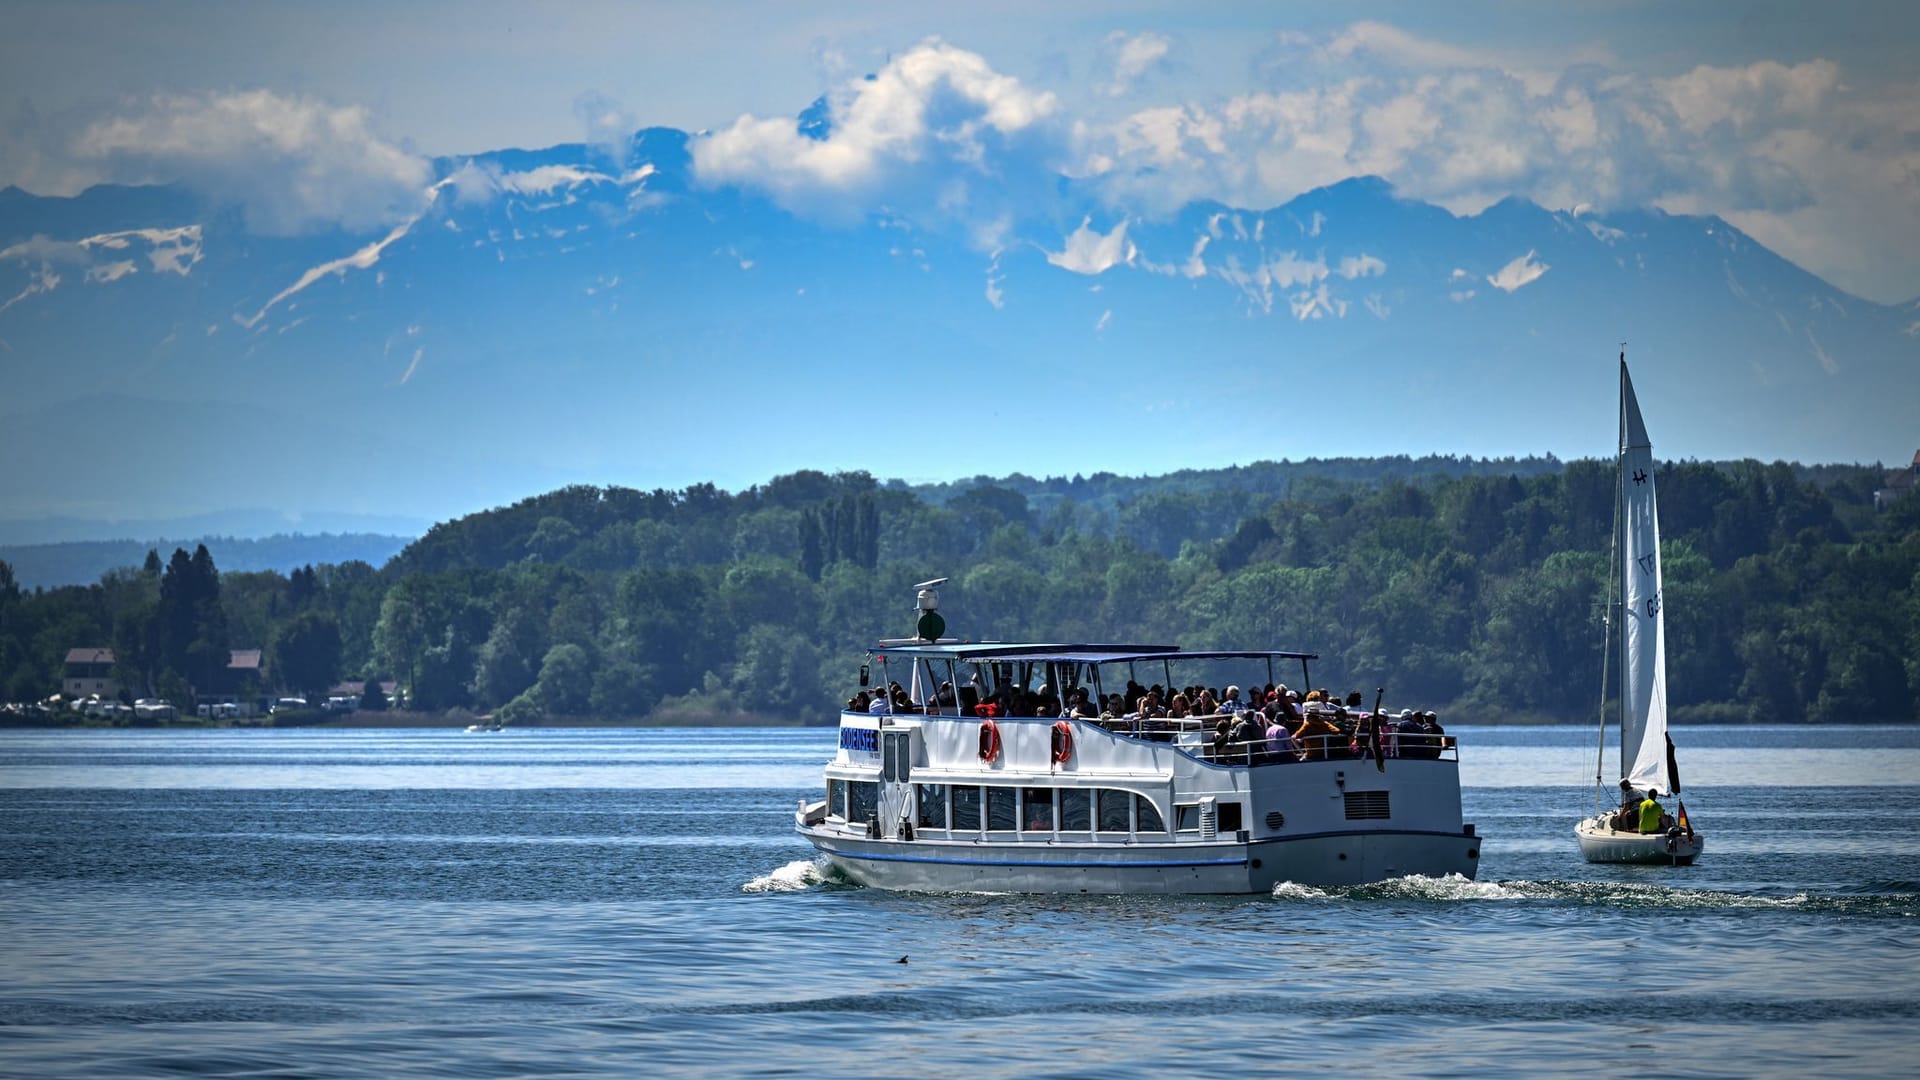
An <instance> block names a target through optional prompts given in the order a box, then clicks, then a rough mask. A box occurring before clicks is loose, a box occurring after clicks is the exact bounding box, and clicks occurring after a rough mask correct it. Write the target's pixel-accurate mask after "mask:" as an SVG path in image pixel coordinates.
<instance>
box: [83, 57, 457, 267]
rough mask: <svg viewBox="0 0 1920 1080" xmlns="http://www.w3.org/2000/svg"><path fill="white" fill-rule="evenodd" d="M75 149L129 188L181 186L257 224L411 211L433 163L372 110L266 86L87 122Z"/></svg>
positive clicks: (347, 222)
mask: <svg viewBox="0 0 1920 1080" xmlns="http://www.w3.org/2000/svg"><path fill="white" fill-rule="evenodd" d="M73 152H74V154H75V155H76V156H77V157H78V158H80V159H81V160H83V161H86V162H89V163H92V164H93V165H95V166H97V167H98V168H100V169H101V170H102V172H103V174H104V175H105V176H106V177H107V178H110V179H114V180H119V181H122V182H126V183H152V182H169V181H179V182H183V183H186V184H188V185H189V186H191V187H193V188H195V189H197V190H200V191H203V192H206V193H208V194H210V195H212V196H213V197H215V198H216V199H220V200H225V201H233V202H237V203H239V204H240V205H241V206H242V207H243V208H244V210H245V213H246V217H247V222H248V224H249V225H250V226H251V227H253V228H254V229H256V230H258V231H261V232H265V233H272V234H291V233H300V232H306V231H310V230H313V229H318V228H328V227H335V226H338V227H343V228H347V229H365V228H370V227H377V226H380V225H388V224H391V223H393V222H395V221H398V220H401V219H404V218H406V217H408V216H410V215H412V214H415V213H418V212H419V210H420V208H421V205H422V192H424V191H425V190H426V187H427V184H428V182H429V181H430V180H431V178H432V176H431V173H432V167H431V165H430V163H429V162H428V161H427V160H426V159H425V158H424V157H421V156H419V155H417V154H414V153H411V152H409V151H407V150H405V149H402V148H401V147H399V146H397V145H395V144H393V143H390V142H388V141H386V140H385V139H383V138H381V137H380V136H378V135H377V134H375V133H374V131H373V129H372V125H371V122H370V118H369V116H368V114H367V111H366V110H365V109H363V108H359V107H336V106H331V105H326V104H323V103H321V102H317V101H313V100H309V99H305V98H298V97H283V96H281V95H279V94H275V93H273V92H272V91H268V90H246V91H230V92H223V93H207V94H189V95H155V96H153V97H151V98H149V99H147V100H145V101H144V102H141V103H139V104H138V105H137V106H136V107H134V108H133V109H131V110H129V111H127V112H125V113H123V114H122V115H117V116H113V117H110V118H107V119H103V120H98V121H95V122H94V123H92V124H89V125H87V127H86V128H85V130H83V131H82V132H81V133H80V135H79V136H78V138H77V139H76V140H75V141H74V143H73Z"/></svg>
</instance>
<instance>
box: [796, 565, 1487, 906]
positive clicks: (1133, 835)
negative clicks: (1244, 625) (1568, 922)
mask: <svg viewBox="0 0 1920 1080" xmlns="http://www.w3.org/2000/svg"><path fill="white" fill-rule="evenodd" d="M939 584H940V582H939V581H934V582H927V583H924V584H923V585H922V586H920V587H918V605H919V610H920V611H921V618H920V625H919V631H920V635H921V636H919V637H916V638H912V639H904V640H898V641H883V642H881V643H879V644H877V645H875V646H873V647H872V648H870V649H868V650H867V662H866V664H865V665H863V667H862V668H861V678H862V685H863V686H868V685H871V686H874V687H876V689H875V690H874V691H873V692H872V693H868V692H866V691H863V692H862V693H861V694H859V695H856V697H855V699H854V700H853V701H850V702H849V703H848V708H847V709H846V710H845V711H843V712H842V713H841V715H840V725H839V744H838V748H837V751H836V753H835V755H834V757H833V759H832V760H831V761H829V762H828V763H827V764H826V767H825V770H824V780H825V789H826V790H825V797H824V798H823V799H819V800H816V801H811V802H809V801H806V800H803V801H802V802H801V805H800V806H799V808H798V809H797V810H796V812H795V816H794V827H795V829H796V830H797V831H798V832H799V834H800V835H801V836H803V837H805V838H806V839H807V840H808V841H809V842H811V843H812V844H813V845H814V847H815V848H816V849H818V850H819V851H820V852H821V853H822V854H823V855H824V856H825V857H826V858H827V860H829V861H830V862H831V863H832V864H833V865H834V866H835V867H837V868H838V869H839V870H840V871H841V872H842V873H844V874H845V875H846V876H847V877H849V878H851V879H852V880H854V881H857V882H859V883H861V884H864V885H869V886H875V887H879V888H887V889H904V890H921V891H954V892H1034V893H1079V892H1086V893H1251V892H1267V891H1270V890H1272V889H1273V888H1274V886H1275V885H1276V884H1278V883H1280V882H1296V883H1300V884H1304V885H1314V886H1335V885H1357V884H1365V883H1368V882H1375V881H1382V880H1386V879H1389V878H1395V877H1403V876H1409V875H1416V874H1418V875H1426V876H1430V877H1440V876H1444V875H1449V874H1458V875H1462V876H1464V877H1468V878H1471V877H1473V876H1474V875H1475V872H1476V870H1477V869H1478V860H1479V855H1480V843H1481V838H1480V837H1479V836H1478V835H1477V834H1476V832H1475V830H1474V827H1473V826H1472V825H1470V824H1466V823H1464V822H1463V821H1462V820H1461V808H1460V775H1459V759H1458V749H1457V747H1456V746H1455V745H1454V743H1453V741H1452V739H1451V738H1449V737H1446V736H1444V735H1441V734H1438V733H1434V734H1431V735H1429V734H1424V733H1423V730H1424V729H1419V728H1413V727H1400V726H1398V720H1397V718H1396V719H1392V720H1390V718H1388V717H1386V716H1385V715H1384V714H1382V713H1381V712H1380V711H1379V709H1378V701H1377V700H1376V703H1375V705H1376V707H1375V709H1374V710H1373V712H1371V713H1361V712H1358V711H1351V712H1350V711H1348V710H1346V709H1345V708H1344V707H1339V711H1338V712H1336V711H1335V707H1334V706H1331V705H1328V706H1326V707H1325V708H1326V712H1325V713H1324V714H1310V715H1313V717H1314V718H1313V720H1312V721H1311V723H1310V724H1309V725H1307V726H1303V728H1302V729H1301V731H1302V737H1301V738H1299V739H1292V738H1280V739H1276V740H1270V739H1268V738H1267V737H1265V736H1264V735H1263V736H1262V737H1258V738H1251V737H1243V738H1240V739H1232V738H1228V737H1227V732H1226V731H1224V730H1223V725H1222V724H1221V723H1220V721H1221V719H1222V718H1225V719H1226V720H1227V721H1228V722H1229V724H1234V723H1238V721H1239V719H1240V717H1241V716H1243V715H1244V716H1251V715H1252V714H1251V713H1241V712H1238V711H1234V710H1233V708H1232V706H1233V705H1234V704H1238V703H1239V702H1238V700H1237V699H1238V693H1239V686H1238V685H1232V686H1228V687H1227V690H1228V693H1227V694H1226V695H1225V697H1226V699H1227V703H1223V706H1222V711H1220V712H1217V713H1210V714H1208V715H1201V716H1182V715H1179V712H1180V710H1178V709H1176V710H1173V715H1170V716H1164V717H1163V716H1159V715H1156V713H1157V712H1158V710H1157V709H1155V708H1152V707H1147V708H1141V709H1138V710H1134V711H1132V713H1131V714H1127V713H1120V712H1117V711H1115V709H1113V708H1107V709H1095V708H1092V707H1089V706H1084V705H1079V703H1081V702H1093V703H1107V704H1109V705H1112V704H1114V703H1117V702H1123V701H1125V697H1124V696H1123V695H1124V692H1123V691H1122V690H1121V688H1122V687H1128V688H1139V687H1140V680H1141V679H1142V678H1147V679H1150V680H1152V681H1153V682H1155V683H1156V684H1159V685H1160V686H1164V687H1166V688H1173V687H1176V686H1181V685H1186V684H1187V683H1188V682H1191V683H1192V684H1193V685H1198V686H1213V685H1216V683H1215V682H1214V681H1211V680H1210V679H1209V675H1210V674H1211V673H1221V672H1238V673H1240V675H1241V676H1242V677H1243V678H1244V684H1245V685H1247V686H1249V687H1254V688H1258V689H1259V690H1261V691H1266V690H1267V689H1268V688H1269V687H1272V688H1274V690H1273V693H1274V695H1275V700H1276V701H1278V700H1280V698H1281V695H1283V694H1284V693H1285V692H1286V691H1287V687H1286V686H1285V685H1284V684H1283V683H1280V682H1279V681H1277V679H1276V675H1282V676H1287V677H1291V676H1292V674H1293V672H1294V671H1296V670H1297V672H1298V677H1299V679H1300V685H1301V686H1303V687H1304V686H1307V685H1310V683H1309V681H1308V680H1309V675H1310V672H1309V669H1308V664H1309V662H1310V661H1312V660H1315V659H1317V657H1316V656H1314V655H1313V654H1310V653H1298V652H1277V651H1230V650H1185V649H1181V648H1178V647H1176V646H1171V645H1130V644H1061V643H1051V644H1018V643H1005V642H963V641H958V640H955V639H950V638H942V637H940V634H941V633H942V632H943V631H944V629H945V626H944V622H942V621H941V619H940V617H939V616H938V615H937V614H936V613H935V608H936V607H937V593H936V592H935V589H936V588H937V586H938V585H939ZM928 616H932V618H931V619H929V618H928ZM1293 665H1298V666H1297V669H1296V668H1294V667H1293ZM874 676H877V678H876V677H874ZM1217 685H1225V679H1221V680H1220V681H1219V683H1218V684H1217ZM908 687H911V689H908ZM1249 696H1251V695H1249ZM1307 696H1308V697H1312V696H1314V695H1312V694H1308V695H1307ZM869 698H878V699H879V700H880V702H881V704H877V705H868V706H867V707H866V708H857V707H856V705H858V704H860V703H863V702H865V701H866V700H867V699H869ZM1076 706H1077V707H1076ZM1310 707H1313V708H1317V707H1319V706H1318V703H1313V704H1312V705H1311V706H1310ZM1278 708H1279V710H1280V711H1282V712H1283V713H1284V712H1285V711H1286V708H1285V706H1279V707H1278ZM1062 713H1065V714H1066V715H1061V714H1062ZM1316 724H1317V725H1319V726H1317V727H1313V726H1312V725H1316ZM1310 728H1311V730H1309V729H1310ZM1238 730H1239V731H1241V732H1243V733H1244V732H1246V731H1247V730H1248V729H1247V728H1246V727H1245V726H1242V727H1240V728H1239V729H1238ZM1263 730H1264V729H1263ZM1314 732H1318V733H1314Z"/></svg>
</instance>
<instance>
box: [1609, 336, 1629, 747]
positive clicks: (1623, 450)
mask: <svg viewBox="0 0 1920 1080" xmlns="http://www.w3.org/2000/svg"><path fill="white" fill-rule="evenodd" d="M1628 385H1629V383H1628V382H1627V345H1626V342H1621V343H1620V439H1619V441H1618V442H1617V443H1616V444H1615V449H1614V456H1613V553H1612V554H1611V555H1609V556H1608V557H1607V592H1608V593H1610V594H1611V599H1612V603H1613V611H1612V614H1613V615H1614V620H1613V631H1614V633H1615V634H1617V635H1618V638H1617V640H1616V641H1615V642H1614V644H1615V645H1617V646H1618V647H1619V649H1620V685H1619V687H1618V688H1617V691H1618V694H1617V696H1616V697H1615V699H1614V700H1616V701H1618V702H1619V703H1620V775H1621V776H1625V775H1627V772H1628V771H1629V770H1630V769H1631V768H1632V767H1633V763H1632V762H1631V761H1630V760H1628V758H1627V701H1628V700H1629V698H1628V688H1627V682H1628V680H1629V679H1630V678H1631V674H1630V673H1629V671H1628V666H1627V632H1628V631H1627V589H1628V585H1627V574H1626V571H1625V570H1623V569H1622V568H1621V566H1620V553H1621V552H1623V551H1625V550H1626V546H1627V544H1626V535H1625V533H1626V528H1627V515H1626V514H1625V513H1624V512H1623V510H1622V508H1623V507H1624V506H1625V505H1626V499H1627V387H1628Z"/></svg>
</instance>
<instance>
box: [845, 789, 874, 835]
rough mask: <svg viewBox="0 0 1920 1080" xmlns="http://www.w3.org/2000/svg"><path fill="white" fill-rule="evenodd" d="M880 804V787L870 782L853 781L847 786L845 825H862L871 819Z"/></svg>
mask: <svg viewBox="0 0 1920 1080" xmlns="http://www.w3.org/2000/svg"><path fill="white" fill-rule="evenodd" d="M879 803H880V785H879V784H876V783H874V782H873V781H871V780H853V781H850V782H849V783H848V784H847V823H848V824H849V825H860V824H864V823H865V822H866V821H867V820H868V819H870V818H872V817H873V810H874V807H875V806H877V805H879Z"/></svg>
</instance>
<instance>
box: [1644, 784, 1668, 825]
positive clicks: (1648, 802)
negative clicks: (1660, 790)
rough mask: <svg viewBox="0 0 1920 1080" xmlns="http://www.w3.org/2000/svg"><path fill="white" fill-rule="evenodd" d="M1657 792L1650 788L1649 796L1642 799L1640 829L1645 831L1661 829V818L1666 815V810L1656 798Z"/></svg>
mask: <svg viewBox="0 0 1920 1080" xmlns="http://www.w3.org/2000/svg"><path fill="white" fill-rule="evenodd" d="M1656 794H1657V793H1656V792H1654V791H1651V790H1650V791H1648V792H1647V797H1646V798H1644V799H1642V800H1640V831H1641V832H1643V833H1657V832H1659V831H1660V818H1661V817H1662V816H1664V812H1663V811H1662V810H1661V809H1660V804H1659V802H1657V801H1656V800H1655V798H1654V796H1655V795H1656Z"/></svg>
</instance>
